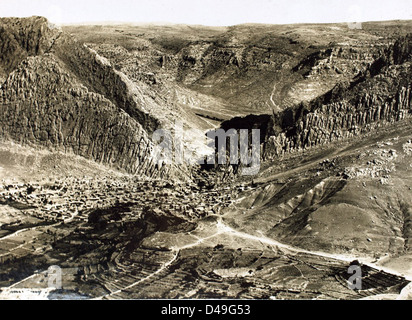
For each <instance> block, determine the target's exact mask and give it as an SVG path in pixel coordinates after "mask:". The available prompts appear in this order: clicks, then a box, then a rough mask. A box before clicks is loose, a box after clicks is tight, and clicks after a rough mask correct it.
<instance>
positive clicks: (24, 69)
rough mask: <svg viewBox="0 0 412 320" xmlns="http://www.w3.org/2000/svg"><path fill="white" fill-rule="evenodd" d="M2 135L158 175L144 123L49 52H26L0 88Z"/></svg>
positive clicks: (146, 173) (128, 170) (129, 169)
mask: <svg viewBox="0 0 412 320" xmlns="http://www.w3.org/2000/svg"><path fill="white" fill-rule="evenodd" d="M0 105H1V106H2V112H1V114H0V123H1V129H0V135H1V136H2V137H6V138H10V139H12V140H14V141H17V142H19V143H21V144H30V145H35V146H37V145H40V146H44V147H47V148H49V149H57V150H61V151H64V152H73V153H75V154H78V155H81V156H84V157H86V158H88V159H93V160H95V161H97V162H101V163H104V164H109V165H112V166H114V167H116V168H118V169H122V170H126V171H127V172H131V173H141V174H144V175H147V176H159V175H160V176H162V175H163V174H165V173H167V172H166V171H165V170H166V168H163V169H160V168H157V167H156V165H155V164H154V163H153V162H152V161H151V159H150V153H151V150H152V143H151V141H150V139H149V138H148V135H147V133H146V131H145V130H144V129H143V128H142V126H141V125H140V124H139V123H138V122H137V121H136V120H135V119H133V118H132V117H130V116H129V115H128V114H127V113H126V112H125V111H123V110H122V109H119V108H118V107H117V106H115V105H114V104H113V103H112V102H111V101H110V100H108V99H106V98H105V97H104V96H102V95H100V94H97V93H94V92H90V91H88V89H87V88H86V87H85V86H83V85H81V84H79V83H78V82H76V81H75V80H73V77H72V76H71V75H70V74H69V73H68V72H67V71H65V70H64V68H63V65H62V63H61V62H59V61H58V60H56V59H55V57H54V56H53V55H52V54H46V55H43V56H41V57H30V58H28V59H26V60H25V61H23V62H22V63H21V65H20V66H19V68H18V69H17V70H15V71H13V72H12V73H11V74H10V75H9V77H8V79H7V81H6V82H5V83H4V85H3V88H2V90H1V91H0Z"/></svg>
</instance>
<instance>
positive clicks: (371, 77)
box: [264, 35, 412, 158]
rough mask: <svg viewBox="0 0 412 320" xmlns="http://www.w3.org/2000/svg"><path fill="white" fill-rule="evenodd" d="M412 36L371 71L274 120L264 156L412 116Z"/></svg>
mask: <svg viewBox="0 0 412 320" xmlns="http://www.w3.org/2000/svg"><path fill="white" fill-rule="evenodd" d="M411 39H412V36H411V35H409V36H407V37H404V38H401V39H399V40H398V41H397V42H396V43H395V44H394V45H393V46H392V47H391V48H390V49H388V50H387V51H386V52H385V53H384V55H383V56H382V57H381V58H379V59H377V60H376V61H375V62H374V63H373V64H371V66H370V68H369V69H368V70H366V72H364V73H362V74H360V75H359V76H357V77H355V78H354V79H353V81H351V82H346V83H345V82H343V83H340V84H338V85H337V86H335V88H333V89H332V90H331V91H329V92H328V93H327V94H325V95H323V96H321V97H319V98H318V99H315V100H314V101H312V102H310V103H308V104H301V105H300V106H299V107H298V108H296V109H288V110H285V111H284V112H283V113H281V114H280V115H278V116H275V117H274V118H272V119H271V120H269V121H270V123H269V124H265V126H267V127H268V128H269V130H267V131H266V141H265V145H264V156H265V157H266V158H271V157H274V156H279V155H281V154H283V153H285V152H294V151H297V150H302V149H304V148H310V147H313V146H316V145H322V144H326V143H330V142H332V141H336V140H339V139H344V138H350V137H354V136H357V135H359V134H361V133H365V132H368V131H370V130H372V129H376V128H377V127H380V126H383V125H387V124H389V123H393V122H397V121H400V120H403V119H405V118H406V117H409V116H410V115H411V113H412V112H411V100H412V81H411V80H412V77H411V74H412V70H411V52H412V46H411V44H412V41H411Z"/></svg>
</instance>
